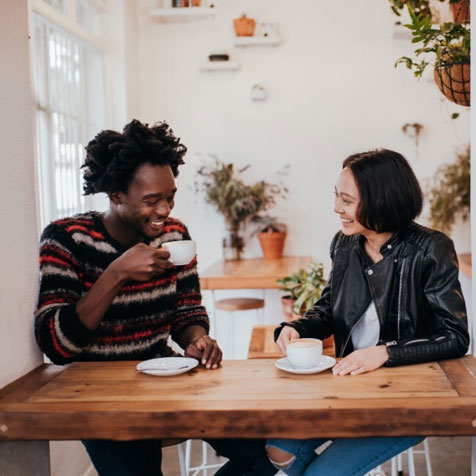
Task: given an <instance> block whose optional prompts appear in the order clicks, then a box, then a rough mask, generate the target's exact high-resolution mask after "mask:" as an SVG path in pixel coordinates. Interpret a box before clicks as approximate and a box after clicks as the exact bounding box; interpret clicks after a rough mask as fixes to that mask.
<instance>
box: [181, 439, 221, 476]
mask: <svg viewBox="0 0 476 476" xmlns="http://www.w3.org/2000/svg"><path fill="white" fill-rule="evenodd" d="M207 450H208V445H207V443H205V442H204V441H202V464H200V465H198V466H190V455H191V452H192V440H187V441H185V442H182V443H180V444H179V445H178V455H179V463H180V476H198V475H200V473H201V476H208V470H209V469H217V468H220V467H221V466H223V464H222V463H215V464H208V454H207Z"/></svg>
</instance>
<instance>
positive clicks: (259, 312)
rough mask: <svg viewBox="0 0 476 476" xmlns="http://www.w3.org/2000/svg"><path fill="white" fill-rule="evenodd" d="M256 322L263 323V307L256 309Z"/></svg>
mask: <svg viewBox="0 0 476 476" xmlns="http://www.w3.org/2000/svg"><path fill="white" fill-rule="evenodd" d="M258 324H260V325H263V324H264V307H262V308H261V309H258Z"/></svg>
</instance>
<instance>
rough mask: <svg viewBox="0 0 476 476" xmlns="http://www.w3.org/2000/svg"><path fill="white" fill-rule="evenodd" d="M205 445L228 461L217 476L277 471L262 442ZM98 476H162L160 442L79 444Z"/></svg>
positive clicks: (265, 475) (251, 475) (256, 475)
mask: <svg viewBox="0 0 476 476" xmlns="http://www.w3.org/2000/svg"><path fill="white" fill-rule="evenodd" d="M207 442H208V443H209V444H210V445H211V446H212V447H213V448H214V449H215V451H217V452H218V454H220V455H221V456H225V457H226V458H228V459H229V461H228V462H227V463H226V464H225V465H224V466H222V467H221V468H220V469H219V470H218V472H217V473H215V474H216V475H217V476H274V475H275V474H276V473H277V469H276V468H275V467H274V466H273V465H272V464H271V463H270V461H269V459H268V457H267V456H266V452H265V448H264V447H265V443H266V440H252V439H249V440H246V439H230V440H227V439H219V440H207ZM82 443H83V445H84V446H85V447H86V450H87V452H88V454H89V457H90V459H91V461H92V463H93V465H94V467H95V468H96V471H97V472H98V474H99V476H163V474H162V470H161V461H162V444H161V441H160V440H134V441H113V440H83V441H82Z"/></svg>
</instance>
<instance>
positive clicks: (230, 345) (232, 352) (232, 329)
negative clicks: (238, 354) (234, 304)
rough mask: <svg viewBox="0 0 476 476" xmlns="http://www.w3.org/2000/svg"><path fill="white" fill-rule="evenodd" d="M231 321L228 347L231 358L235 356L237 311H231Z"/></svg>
mask: <svg viewBox="0 0 476 476" xmlns="http://www.w3.org/2000/svg"><path fill="white" fill-rule="evenodd" d="M230 319H231V321H230V322H229V323H228V348H229V349H230V351H229V352H230V358H231V359H234V358H235V313H234V312H233V311H230Z"/></svg>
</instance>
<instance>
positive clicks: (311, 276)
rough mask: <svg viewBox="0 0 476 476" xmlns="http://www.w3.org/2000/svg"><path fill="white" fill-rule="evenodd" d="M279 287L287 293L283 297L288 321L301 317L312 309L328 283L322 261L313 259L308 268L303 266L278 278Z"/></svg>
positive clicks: (284, 311) (284, 310)
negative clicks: (288, 274)
mask: <svg viewBox="0 0 476 476" xmlns="http://www.w3.org/2000/svg"><path fill="white" fill-rule="evenodd" d="M278 284H279V289H280V290H281V291H284V292H285V293H286V294H285V295H284V296H283V297H282V298H281V303H282V305H283V313H284V317H285V319H286V321H288V322H289V321H292V320H293V319H297V318H299V317H301V315H302V314H304V313H305V312H306V311H308V310H309V309H312V307H313V306H314V304H315V303H316V302H317V300H318V299H319V298H320V297H321V293H322V290H323V289H324V286H325V284H326V280H325V279H324V267H323V265H322V263H318V262H315V261H312V262H311V263H309V264H308V266H307V268H301V269H299V270H298V271H296V272H294V273H293V274H291V275H290V276H285V277H284V278H282V279H278Z"/></svg>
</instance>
